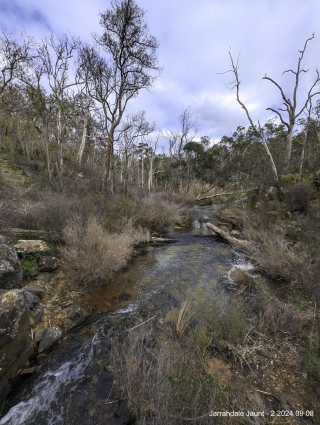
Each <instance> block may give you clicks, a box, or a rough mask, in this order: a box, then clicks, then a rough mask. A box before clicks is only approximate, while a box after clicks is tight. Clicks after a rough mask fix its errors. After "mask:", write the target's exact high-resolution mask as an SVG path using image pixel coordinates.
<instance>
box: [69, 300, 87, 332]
mask: <svg viewBox="0 0 320 425" xmlns="http://www.w3.org/2000/svg"><path fill="white" fill-rule="evenodd" d="M88 317H89V313H88V312H87V311H86V310H84V309H83V308H81V307H80V306H78V305H77V304H73V307H72V309H71V311H70V312H69V313H68V314H67V317H66V318H65V320H64V325H65V327H66V328H69V329H70V328H73V327H75V326H77V325H80V324H81V323H83V322H85V321H86V320H87V318H88Z"/></svg>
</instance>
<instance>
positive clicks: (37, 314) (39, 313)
mask: <svg viewBox="0 0 320 425" xmlns="http://www.w3.org/2000/svg"><path fill="white" fill-rule="evenodd" d="M46 309H47V307H46V306H45V305H42V306H39V307H37V309H36V310H34V311H32V312H31V314H32V317H33V320H34V323H35V325H38V324H39V323H40V322H41V319H42V317H43V315H44V313H45V311H46Z"/></svg>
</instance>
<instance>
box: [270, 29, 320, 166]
mask: <svg viewBox="0 0 320 425" xmlns="http://www.w3.org/2000/svg"><path fill="white" fill-rule="evenodd" d="M313 38H314V34H312V37H310V38H308V39H307V41H306V42H305V43H304V47H303V49H302V50H299V53H300V56H299V58H298V65H297V70H296V71H293V70H292V69H287V70H286V71H284V72H283V73H282V75H283V74H285V73H287V72H291V73H292V74H293V75H294V76H295V84H294V88H293V94H292V99H290V97H287V96H286V95H285V93H284V90H283V89H282V87H281V86H280V85H279V84H278V83H277V82H276V81H275V80H273V79H272V78H270V77H267V75H265V76H264V77H263V78H262V79H263V80H269V81H271V82H272V83H273V84H274V85H275V86H276V87H278V89H279V91H280V93H281V97H282V100H283V105H284V108H278V110H276V109H273V108H267V111H272V112H274V113H275V114H277V115H278V117H279V118H280V121H281V122H282V124H283V125H285V126H286V128H287V130H288V132H287V141H286V152H285V161H284V166H285V169H286V170H287V169H288V168H289V166H290V160H291V151H292V136H293V129H294V126H295V124H296V121H297V118H298V117H299V116H300V115H301V114H302V113H303V111H304V110H305V109H306V108H307V105H308V103H310V101H311V99H312V98H313V97H314V96H316V95H318V94H320V91H314V89H315V87H316V85H317V84H318V83H319V82H320V75H319V72H318V70H317V69H316V79H315V81H314V83H313V84H312V85H311V87H310V89H309V91H308V94H307V99H306V100H305V102H304V103H303V104H302V107H301V108H300V109H299V110H298V111H297V93H298V87H299V82H300V75H301V73H307V72H308V69H302V68H301V62H302V59H303V56H304V54H305V51H306V48H307V45H308V42H309V41H311V40H312V39H313ZM279 111H281V112H279ZM283 112H285V113H287V114H288V118H287V119H285V118H284V117H283Z"/></svg>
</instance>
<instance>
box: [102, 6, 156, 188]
mask: <svg viewBox="0 0 320 425" xmlns="http://www.w3.org/2000/svg"><path fill="white" fill-rule="evenodd" d="M100 18H101V19H100V24H101V26H102V29H103V32H102V34H101V35H97V34H96V35H95V40H96V42H97V43H98V45H99V46H100V48H101V49H102V50H103V51H104V52H105V53H106V61H105V64H104V71H103V73H104V74H103V78H104V79H105V83H104V87H105V102H104V112H105V118H106V119H105V125H106V133H107V150H106V162H105V172H104V177H103V184H102V192H103V194H104V195H105V196H106V194H107V192H108V183H109V173H110V171H111V173H112V157H113V149H114V138H115V131H116V129H117V127H118V126H119V124H120V122H121V120H122V118H123V114H124V112H125V110H126V107H127V104H128V102H129V100H131V99H133V98H135V97H137V96H138V94H139V92H140V91H141V90H142V89H150V88H151V87H152V85H153V83H154V81H155V78H156V77H157V74H158V73H159V71H160V68H159V67H158V65H157V62H158V59H157V55H156V51H157V48H158V42H157V40H156V38H155V37H153V36H152V35H150V34H149V31H148V26H147V23H146V21H145V11H144V10H142V9H141V8H140V7H139V6H138V5H137V4H136V3H135V2H134V0H113V1H112V2H111V9H110V10H107V11H106V12H104V13H101V15H100ZM101 71H102V70H100V71H99V72H101ZM111 177H112V176H111ZM111 190H112V188H111Z"/></svg>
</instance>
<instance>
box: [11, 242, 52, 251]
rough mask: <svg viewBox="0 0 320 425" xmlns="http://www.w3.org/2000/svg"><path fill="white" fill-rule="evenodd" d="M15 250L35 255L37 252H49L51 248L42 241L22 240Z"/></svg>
mask: <svg viewBox="0 0 320 425" xmlns="http://www.w3.org/2000/svg"><path fill="white" fill-rule="evenodd" d="M15 248H16V250H17V251H18V252H25V253H29V254H34V253H37V252H46V251H49V250H50V248H49V246H48V245H47V244H46V243H45V242H44V241H42V240H40V239H39V240H22V239H20V240H19V241H18V242H17V243H16V244H15Z"/></svg>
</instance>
